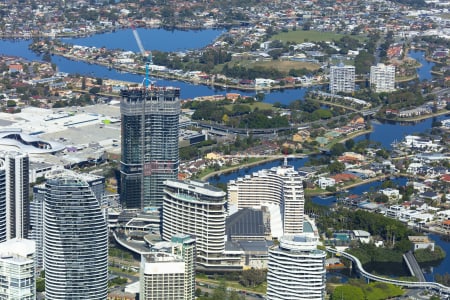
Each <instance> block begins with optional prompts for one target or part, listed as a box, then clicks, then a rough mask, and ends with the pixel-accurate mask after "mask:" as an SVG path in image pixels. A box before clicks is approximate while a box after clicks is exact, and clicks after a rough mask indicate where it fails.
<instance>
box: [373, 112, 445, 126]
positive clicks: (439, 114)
mask: <svg viewBox="0 0 450 300" xmlns="http://www.w3.org/2000/svg"><path fill="white" fill-rule="evenodd" d="M446 114H450V110H448V109H443V110H440V111H438V112H435V113H431V114H427V115H420V116H416V117H412V118H404V119H387V118H382V117H375V119H378V120H381V121H387V122H408V123H414V122H418V121H423V120H426V119H429V118H433V117H439V116H444V115H446Z"/></svg>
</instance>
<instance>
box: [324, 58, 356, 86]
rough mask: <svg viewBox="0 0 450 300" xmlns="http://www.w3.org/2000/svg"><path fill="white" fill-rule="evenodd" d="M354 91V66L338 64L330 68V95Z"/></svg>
mask: <svg viewBox="0 0 450 300" xmlns="http://www.w3.org/2000/svg"><path fill="white" fill-rule="evenodd" d="M354 91H355V66H350V65H344V64H342V63H341V64H339V65H337V66H332V67H331V68H330V93H332V94H335V93H338V92H344V93H352V92H354Z"/></svg>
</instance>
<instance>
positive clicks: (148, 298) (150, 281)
mask: <svg viewBox="0 0 450 300" xmlns="http://www.w3.org/2000/svg"><path fill="white" fill-rule="evenodd" d="M185 272H186V267H185V262H184V261H183V258H182V257H180V256H177V255H173V254H170V253H165V252H156V253H149V254H144V255H142V256H141V266H140V283H141V284H140V295H139V298H140V299H142V300H161V299H165V300H186V298H185V294H184V289H185V287H186V286H185V284H186V282H185Z"/></svg>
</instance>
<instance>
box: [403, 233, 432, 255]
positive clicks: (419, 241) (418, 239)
mask: <svg viewBox="0 0 450 300" xmlns="http://www.w3.org/2000/svg"><path fill="white" fill-rule="evenodd" d="M408 239H409V241H410V242H411V243H412V244H413V249H412V250H413V251H416V250H418V249H428V248H431V251H434V242H433V241H431V240H430V239H429V238H428V237H427V236H411V235H410V236H408Z"/></svg>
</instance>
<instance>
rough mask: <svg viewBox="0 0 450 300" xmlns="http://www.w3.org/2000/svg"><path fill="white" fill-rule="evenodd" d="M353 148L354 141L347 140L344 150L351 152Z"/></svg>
mask: <svg viewBox="0 0 450 300" xmlns="http://www.w3.org/2000/svg"><path fill="white" fill-rule="evenodd" d="M354 146H355V141H354V140H353V139H348V140H346V141H345V148H347V150H352V149H353V147H354Z"/></svg>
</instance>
